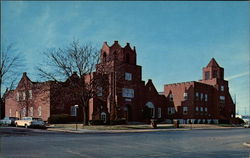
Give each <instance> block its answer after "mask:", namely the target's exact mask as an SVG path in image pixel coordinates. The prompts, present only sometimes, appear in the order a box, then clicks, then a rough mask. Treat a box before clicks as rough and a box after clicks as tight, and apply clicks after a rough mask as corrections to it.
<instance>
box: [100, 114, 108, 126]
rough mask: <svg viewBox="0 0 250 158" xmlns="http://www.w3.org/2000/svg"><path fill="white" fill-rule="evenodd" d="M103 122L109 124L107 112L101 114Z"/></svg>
mask: <svg viewBox="0 0 250 158" xmlns="http://www.w3.org/2000/svg"><path fill="white" fill-rule="evenodd" d="M101 120H102V121H103V123H107V114H106V113H105V112H102V113H101Z"/></svg>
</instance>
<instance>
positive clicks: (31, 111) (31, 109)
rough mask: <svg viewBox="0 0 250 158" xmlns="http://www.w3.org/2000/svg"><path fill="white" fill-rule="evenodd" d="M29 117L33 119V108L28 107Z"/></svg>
mask: <svg viewBox="0 0 250 158" xmlns="http://www.w3.org/2000/svg"><path fill="white" fill-rule="evenodd" d="M30 116H31V117H33V107H30Z"/></svg>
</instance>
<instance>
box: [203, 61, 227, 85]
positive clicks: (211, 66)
mask: <svg viewBox="0 0 250 158" xmlns="http://www.w3.org/2000/svg"><path fill="white" fill-rule="evenodd" d="M202 76H203V80H211V79H214V78H216V79H220V80H224V69H223V68H222V67H220V66H219V64H218V63H217V62H216V60H215V59H214V58H212V59H211V60H210V62H209V63H208V65H207V66H206V67H204V68H203V74H202Z"/></svg>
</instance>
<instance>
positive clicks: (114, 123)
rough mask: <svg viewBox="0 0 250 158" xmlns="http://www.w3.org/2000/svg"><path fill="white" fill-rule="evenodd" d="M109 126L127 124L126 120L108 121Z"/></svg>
mask: <svg viewBox="0 0 250 158" xmlns="http://www.w3.org/2000/svg"><path fill="white" fill-rule="evenodd" d="M110 124H111V125H124V124H127V121H126V120H110Z"/></svg>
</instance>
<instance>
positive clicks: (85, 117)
mask: <svg viewBox="0 0 250 158" xmlns="http://www.w3.org/2000/svg"><path fill="white" fill-rule="evenodd" d="M83 125H88V121H87V110H86V107H85V106H84V107H83Z"/></svg>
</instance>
